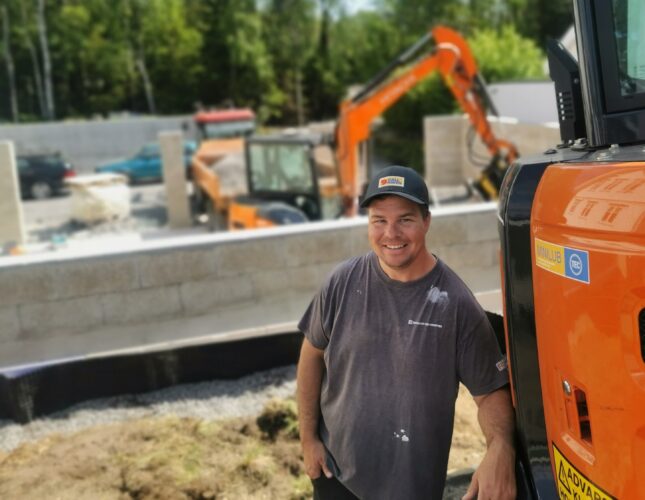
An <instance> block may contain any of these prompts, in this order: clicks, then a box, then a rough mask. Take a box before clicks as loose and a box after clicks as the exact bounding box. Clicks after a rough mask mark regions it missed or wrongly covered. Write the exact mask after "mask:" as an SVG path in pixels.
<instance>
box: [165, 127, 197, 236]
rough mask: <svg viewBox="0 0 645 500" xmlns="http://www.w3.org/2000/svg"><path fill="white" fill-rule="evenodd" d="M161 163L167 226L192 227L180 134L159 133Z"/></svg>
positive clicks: (181, 136)
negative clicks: (166, 207)
mask: <svg viewBox="0 0 645 500" xmlns="http://www.w3.org/2000/svg"><path fill="white" fill-rule="evenodd" d="M159 144H160V145H161V163H162V171H163V180H164V185H165V188H166V203H167V205H168V224H169V225H170V227H172V228H182V227H190V226H192V224H193V222H192V217H191V215H190V206H189V203H188V192H187V190H186V166H185V165H184V145H183V135H182V133H181V132H178V131H177V132H161V133H160V134H159Z"/></svg>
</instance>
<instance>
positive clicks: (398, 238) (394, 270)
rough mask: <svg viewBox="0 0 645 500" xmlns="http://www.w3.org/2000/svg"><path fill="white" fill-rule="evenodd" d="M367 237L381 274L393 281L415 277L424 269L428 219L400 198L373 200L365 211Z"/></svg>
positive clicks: (417, 207)
mask: <svg viewBox="0 0 645 500" xmlns="http://www.w3.org/2000/svg"><path fill="white" fill-rule="evenodd" d="M367 213H368V219H369V224H368V237H369V241H370V245H371V247H372V250H374V253H376V256H377V257H378V259H379V262H380V263H381V267H382V268H383V270H384V271H385V272H386V273H387V274H388V275H389V276H390V277H391V278H394V279H400V278H397V276H401V274H402V273H404V274H408V273H410V274H413V275H414V274H415V272H417V271H419V269H417V268H419V267H420V266H423V265H425V263H426V262H427V261H426V257H427V251H426V246H425V237H426V233H427V232H428V228H429V227H430V215H428V216H427V217H425V218H424V217H423V216H422V215H421V210H419V205H417V204H416V203H414V202H412V201H410V200H407V199H405V198H402V197H401V196H384V197H382V198H377V199H375V200H374V201H373V202H372V203H370V205H369V208H368V212H367Z"/></svg>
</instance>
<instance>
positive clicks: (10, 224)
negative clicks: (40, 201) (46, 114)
mask: <svg viewBox="0 0 645 500" xmlns="http://www.w3.org/2000/svg"><path fill="white" fill-rule="evenodd" d="M25 241H27V233H26V230H25V220H24V214H23V210H22V200H21V199H20V181H19V179H18V168H17V166H16V155H15V151H14V148H13V142H11V141H0V247H2V246H3V245H6V244H8V243H14V244H18V245H22V244H23V243H24V242H25Z"/></svg>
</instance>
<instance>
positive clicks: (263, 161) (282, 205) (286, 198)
mask: <svg viewBox="0 0 645 500" xmlns="http://www.w3.org/2000/svg"><path fill="white" fill-rule="evenodd" d="M245 155H246V170H247V172H246V173H247V185H248V193H249V194H248V196H245V197H240V198H238V199H236V200H235V202H234V203H233V204H232V205H231V207H230V211H229V228H230V229H248V228H255V227H265V226H272V225H282V224H290V223H295V222H305V221H318V220H323V219H333V218H336V217H338V216H339V215H340V214H341V212H342V206H341V202H340V195H339V182H338V175H337V169H336V166H335V161H334V156H333V151H332V149H331V144H330V141H329V138H328V137H327V136H325V135H324V134H320V133H312V132H293V131H287V132H284V133H279V134H273V135H264V136H251V137H249V138H247V140H246V143H245Z"/></svg>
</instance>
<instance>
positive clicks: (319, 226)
mask: <svg viewBox="0 0 645 500" xmlns="http://www.w3.org/2000/svg"><path fill="white" fill-rule="evenodd" d="M496 209H497V203H495V202H484V203H475V204H470V205H453V206H443V207H437V208H432V209H431V211H432V216H433V217H435V218H442V217H450V216H454V215H460V214H469V213H484V212H494V211H495V210H496ZM366 225H367V217H365V216H361V217H354V218H351V219H339V220H333V221H322V222H311V223H306V224H295V225H291V226H282V227H276V228H267V229H258V230H253V231H239V232H226V233H209V234H198V235H183V236H177V235H175V236H169V237H167V238H159V239H154V240H145V239H141V237H140V236H138V235H132V237H131V238H128V239H123V238H121V239H115V240H110V239H109V238H105V239H104V238H101V239H97V240H96V241H95V242H94V244H93V245H92V246H85V247H74V246H73V244H72V243H70V247H69V248H63V249H60V250H57V251H52V252H45V253H37V254H27V255H19V256H5V257H0V270H2V269H8V268H15V267H21V266H26V265H37V264H50V263H56V262H61V263H62V262H68V261H79V260H92V259H103V258H114V257H119V256H126V255H128V256H130V255H136V254H144V253H148V254H149V253H151V252H152V253H156V252H164V251H167V250H176V249H185V250H190V249H199V248H204V247H213V246H218V245H226V244H231V243H238V242H242V241H257V240H261V239H275V238H284V237H285V236H290V235H302V234H311V233H320V232H325V231H337V230H344V229H348V230H349V229H352V228H356V227H362V226H366Z"/></svg>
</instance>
